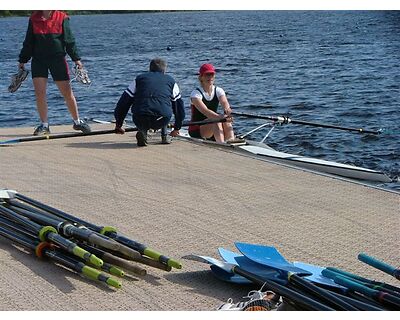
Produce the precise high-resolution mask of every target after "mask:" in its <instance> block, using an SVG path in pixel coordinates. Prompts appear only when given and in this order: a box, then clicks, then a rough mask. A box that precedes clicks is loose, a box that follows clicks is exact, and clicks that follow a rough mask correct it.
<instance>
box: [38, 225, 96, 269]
mask: <svg viewBox="0 0 400 320" xmlns="http://www.w3.org/2000/svg"><path fill="white" fill-rule="evenodd" d="M51 228H52V227H51ZM53 229H54V228H53ZM42 230H44V231H42ZM42 230H41V232H39V234H44V237H43V236H42V238H43V239H42V238H40V240H41V241H46V240H49V241H51V242H54V243H56V244H58V245H59V246H60V247H61V248H63V249H64V250H66V251H68V252H70V253H72V254H73V255H75V256H77V257H79V258H81V259H83V260H85V261H88V262H89V263H91V264H93V265H95V266H98V267H100V266H101V265H102V264H103V261H102V260H101V259H99V258H97V257H96V256H95V255H94V254H91V253H90V252H88V251H86V250H84V249H82V248H81V247H79V246H78V245H77V244H75V243H74V242H72V241H70V240H68V239H65V238H63V237H62V236H60V235H59V234H57V233H55V232H51V231H49V227H48V226H46V227H43V228H42Z"/></svg>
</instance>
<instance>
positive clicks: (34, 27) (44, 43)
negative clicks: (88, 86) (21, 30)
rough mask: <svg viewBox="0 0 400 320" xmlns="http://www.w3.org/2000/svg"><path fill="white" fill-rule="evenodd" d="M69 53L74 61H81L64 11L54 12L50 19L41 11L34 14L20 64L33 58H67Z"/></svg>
mask: <svg viewBox="0 0 400 320" xmlns="http://www.w3.org/2000/svg"><path fill="white" fill-rule="evenodd" d="M67 53H68V55H69V56H70V57H71V59H72V61H77V60H80V59H81V58H80V56H79V52H78V49H77V47H76V45H75V39H74V36H73V35H72V32H71V29H70V26H69V17H68V15H67V14H66V13H64V12H62V11H53V12H52V13H51V16H50V17H49V19H45V18H43V16H42V13H41V11H36V12H34V13H32V15H31V16H30V18H29V25H28V30H27V32H26V36H25V40H24V44H23V47H22V50H21V53H20V54H19V62H21V63H26V62H28V61H29V60H30V59H31V58H32V57H33V58H35V59H49V58H53V57H57V56H65V54H67Z"/></svg>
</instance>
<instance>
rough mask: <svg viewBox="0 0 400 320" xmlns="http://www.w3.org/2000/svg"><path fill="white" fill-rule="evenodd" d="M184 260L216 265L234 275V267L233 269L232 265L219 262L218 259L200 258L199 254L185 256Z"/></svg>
mask: <svg viewBox="0 0 400 320" xmlns="http://www.w3.org/2000/svg"><path fill="white" fill-rule="evenodd" d="M182 259H186V260H191V261H196V262H201V263H207V264H211V265H215V266H217V267H219V268H221V269H223V270H224V271H226V272H230V273H233V272H232V267H233V265H232V264H230V263H227V262H224V261H221V260H218V259H214V258H212V257H208V256H200V255H197V254H189V255H186V256H183V257H182Z"/></svg>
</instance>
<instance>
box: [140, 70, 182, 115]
mask: <svg viewBox="0 0 400 320" xmlns="http://www.w3.org/2000/svg"><path fill="white" fill-rule="evenodd" d="M135 82H136V88H135V95H134V108H133V110H132V112H133V113H134V114H146V115H156V116H169V117H171V116H172V107H171V99H172V94H173V88H174V85H175V80H174V79H173V78H172V77H171V76H169V75H166V74H164V73H162V72H146V73H143V74H141V75H139V76H138V77H137V78H136V80H135Z"/></svg>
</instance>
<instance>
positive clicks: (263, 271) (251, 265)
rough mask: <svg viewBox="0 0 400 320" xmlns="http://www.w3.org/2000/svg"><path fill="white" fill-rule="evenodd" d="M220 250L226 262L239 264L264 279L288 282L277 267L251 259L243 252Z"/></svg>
mask: <svg viewBox="0 0 400 320" xmlns="http://www.w3.org/2000/svg"><path fill="white" fill-rule="evenodd" d="M218 252H219V254H220V256H221V257H222V259H224V260H225V261H226V262H228V263H231V264H235V265H238V266H239V267H241V268H242V269H244V270H246V271H249V272H251V273H254V274H256V275H257V276H259V277H260V278H262V279H265V280H273V281H275V282H279V283H281V284H286V283H287V279H286V277H285V276H283V275H282V274H281V273H280V272H278V271H277V270H276V269H273V268H270V267H268V266H264V265H261V264H259V263H256V262H254V261H251V260H250V259H248V258H246V257H245V256H243V255H241V254H238V253H236V252H232V251H229V250H227V249H224V248H218Z"/></svg>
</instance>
